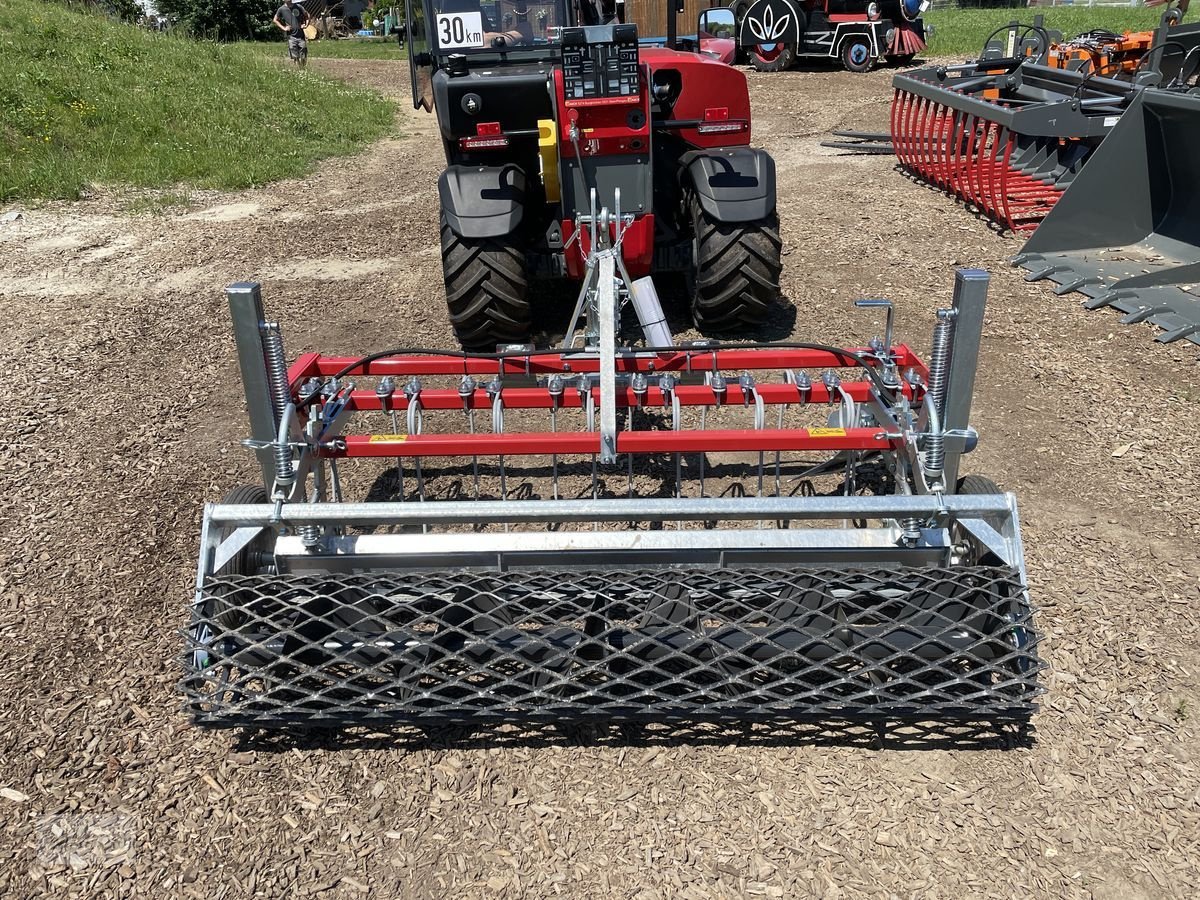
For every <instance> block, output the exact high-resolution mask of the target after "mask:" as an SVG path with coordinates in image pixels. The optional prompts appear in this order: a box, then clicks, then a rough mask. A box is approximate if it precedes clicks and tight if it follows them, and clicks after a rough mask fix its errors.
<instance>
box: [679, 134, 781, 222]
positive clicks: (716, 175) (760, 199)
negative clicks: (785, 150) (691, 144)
mask: <svg viewBox="0 0 1200 900" xmlns="http://www.w3.org/2000/svg"><path fill="white" fill-rule="evenodd" d="M680 166H681V173H680V174H681V175H682V176H684V177H685V178H686V182H687V183H688V184H690V185H691V187H692V188H693V189H694V190H695V192H696V196H697V198H699V200H700V206H701V207H703V209H704V212H705V213H707V214H708V215H709V216H710V217H711V218H713V219H716V220H717V221H718V222H755V221H758V220H760V219H765V218H766V217H767V216H769V215H771V213H773V212H775V160H774V159H772V158H771V154H769V153H767V151H765V150H759V149H757V148H754V147H721V148H715V149H711V150H692V151H691V152H689V153H685V154H683V156H682V157H681V158H680Z"/></svg>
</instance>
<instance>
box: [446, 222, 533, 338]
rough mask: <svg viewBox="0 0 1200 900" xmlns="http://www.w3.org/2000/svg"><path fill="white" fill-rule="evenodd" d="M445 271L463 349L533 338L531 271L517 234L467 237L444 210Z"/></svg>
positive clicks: (448, 302)
mask: <svg viewBox="0 0 1200 900" xmlns="http://www.w3.org/2000/svg"><path fill="white" fill-rule="evenodd" d="M442 274H443V276H444V277H445V279H446V306H447V307H448V308H449V310H450V324H451V325H453V326H454V334H455V335H456V336H457V337H458V342H459V343H460V344H462V347H463V349H464V350H473V351H476V352H486V353H490V352H492V351H494V350H495V349H496V345H497V344H520V343H524V342H526V341H528V340H529V331H530V316H529V299H528V297H527V294H528V291H529V275H528V273H527V272H526V271H525V253H524V251H523V250H522V249H521V248H520V247H519V246H517V245H516V242H515V239H514V237H513V236H509V237H507V238H464V237H460V236H458V235H457V234H455V233H454V232H453V231H452V230H451V228H450V225H449V223H447V221H446V216H445V215H444V214H443V215H442Z"/></svg>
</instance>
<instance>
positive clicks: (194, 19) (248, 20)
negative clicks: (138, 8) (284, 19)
mask: <svg viewBox="0 0 1200 900" xmlns="http://www.w3.org/2000/svg"><path fill="white" fill-rule="evenodd" d="M281 2H282V0H157V2H156V4H155V5H156V6H157V7H158V11H159V12H160V13H162V14H163V15H166V16H173V17H175V18H176V19H178V20H179V21H180V22H181V23H182V24H183V25H185V26H187V28H188V29H189V30H190V31H191V32H192V33H193V34H195V35H201V36H205V37H215V38H217V39H218V40H222V41H236V40H243V39H247V38H249V39H253V38H262V37H271V36H272V28H271V18H272V17H273V16H274V15H275V10H276V9H278V8H279V5H280V3H281Z"/></svg>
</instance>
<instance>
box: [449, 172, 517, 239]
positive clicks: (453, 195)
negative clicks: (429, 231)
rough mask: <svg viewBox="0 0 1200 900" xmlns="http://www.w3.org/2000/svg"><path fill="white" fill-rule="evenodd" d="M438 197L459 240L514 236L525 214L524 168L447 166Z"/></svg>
mask: <svg viewBox="0 0 1200 900" xmlns="http://www.w3.org/2000/svg"><path fill="white" fill-rule="evenodd" d="M438 196H439V197H440V198H441V201H442V211H443V212H444V213H445V214H446V221H447V222H448V223H449V225H450V230H451V231H453V232H454V233H455V234H457V235H458V236H459V237H465V238H490V237H503V236H504V235H506V234H512V232H514V231H516V230H517V226H519V225H520V224H521V216H522V215H523V214H524V212H525V173H524V172H522V171H521V169H520V167H518V166H514V165H511V164H510V165H507V166H447V167H446V171H444V172H443V173H442V175H441V177H440V178H438Z"/></svg>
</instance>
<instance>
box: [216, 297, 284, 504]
mask: <svg viewBox="0 0 1200 900" xmlns="http://www.w3.org/2000/svg"><path fill="white" fill-rule="evenodd" d="M225 297H226V299H227V300H228V301H229V312H230V315H231V316H232V317H233V337H234V340H235V341H236V342H237V351H238V364H239V365H240V367H241V370H242V388H243V390H244V391H245V393H246V412H247V414H248V416H249V418H250V437H251V438H252V439H253V440H255V441H268V442H271V441H274V440H275V437H276V425H275V414H274V412H273V410H272V406H271V390H270V387H269V386H268V383H267V364H266V359H265V358H264V356H263V347H262V333H261V330H260V329H261V326H262V324H263V305H262V289H261V287H260V286H259V285H258V283H257V282H250V281H239V282H238V283H237V284H231V285H230V286H229V287H227V288H226V289H225ZM254 453H255V456H257V457H258V465H259V467H260V468H261V469H262V477H263V487H264V489H265V490H266V491H268V492H270V490H271V485H272V484H273V483H274V481H275V463H274V460H273V459H272V457H271V448H270V447H261V448H259V449H258V450H255V451H254Z"/></svg>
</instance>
